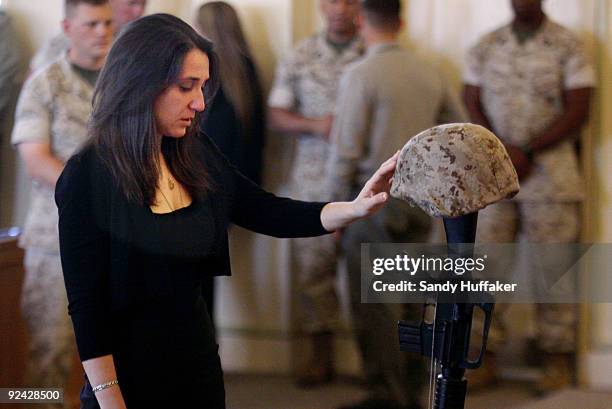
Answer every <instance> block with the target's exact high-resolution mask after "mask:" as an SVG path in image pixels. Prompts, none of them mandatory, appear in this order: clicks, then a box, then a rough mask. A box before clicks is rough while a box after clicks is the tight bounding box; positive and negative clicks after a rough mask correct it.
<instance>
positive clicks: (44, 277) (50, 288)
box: [12, 52, 94, 407]
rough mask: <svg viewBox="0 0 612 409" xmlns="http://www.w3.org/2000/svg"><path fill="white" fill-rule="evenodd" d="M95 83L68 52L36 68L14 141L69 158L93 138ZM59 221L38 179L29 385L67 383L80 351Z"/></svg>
mask: <svg viewBox="0 0 612 409" xmlns="http://www.w3.org/2000/svg"><path fill="white" fill-rule="evenodd" d="M93 89H94V88H93V83H92V82H89V81H88V80H86V79H85V78H84V77H82V76H81V75H79V74H78V73H77V71H76V69H75V68H74V67H73V65H72V64H71V63H70V61H69V60H68V56H67V54H66V52H65V53H64V56H63V57H62V58H60V59H59V60H57V61H56V62H54V63H52V64H51V65H48V66H47V67H46V68H43V69H42V70H40V71H37V72H35V73H34V74H32V76H31V77H30V78H29V79H28V80H27V82H26V83H25V85H24V87H23V89H22V91H21V94H20V96H19V102H18V105H17V111H16V114H15V126H14V128H13V134H12V143H13V145H15V146H18V145H20V144H23V143H41V144H49V145H50V148H51V151H52V153H53V156H54V157H55V158H57V159H58V160H60V161H61V162H62V163H65V162H66V161H67V160H68V159H69V158H70V156H71V155H72V154H73V153H74V152H75V151H76V150H77V149H79V148H80V147H81V146H82V145H83V144H84V142H85V141H86V139H87V120H88V118H89V115H90V113H91V100H92V96H93ZM57 224H58V215H57V207H56V205H55V201H54V189H53V188H52V187H51V186H49V185H47V184H43V183H41V182H38V181H36V180H35V181H33V186H32V193H31V203H30V209H29V211H28V215H27V218H26V221H25V226H24V229H23V234H22V236H21V237H20V239H19V244H20V246H21V247H22V248H24V249H25V261H24V267H25V279H24V284H23V290H22V291H23V292H22V313H23V316H24V318H25V320H26V322H27V326H28V329H29V340H30V345H29V361H28V370H27V382H26V385H27V386H28V387H63V388H66V384H67V380H68V377H69V375H70V370H71V368H72V362H73V357H74V353H75V343H74V335H73V331H72V325H71V323H70V319H69V316H68V307H67V298H66V290H65V288H64V280H63V275H62V268H61V262H60V254H59V236H58V226H57ZM53 407H57V406H53Z"/></svg>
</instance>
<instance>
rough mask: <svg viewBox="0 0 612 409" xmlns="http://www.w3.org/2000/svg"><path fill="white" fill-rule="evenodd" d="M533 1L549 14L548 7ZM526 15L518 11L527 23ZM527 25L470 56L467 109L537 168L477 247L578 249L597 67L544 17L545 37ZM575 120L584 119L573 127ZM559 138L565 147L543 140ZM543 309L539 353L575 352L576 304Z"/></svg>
mask: <svg viewBox="0 0 612 409" xmlns="http://www.w3.org/2000/svg"><path fill="white" fill-rule="evenodd" d="M532 3H534V4H531V7H536V9H535V10H536V12H537V7H540V11H541V4H538V3H540V2H538V1H535V2H532ZM513 5H514V2H513ZM521 12H523V13H524V11H522V10H521V9H520V8H516V6H515V13H516V15H517V19H520V18H521ZM535 14H536V17H537V13H535ZM532 18H533V17H532ZM515 21H516V19H515ZM518 27H520V26H517V25H516V24H509V25H506V26H503V27H501V28H499V29H497V30H495V31H493V32H492V33H490V34H488V35H486V36H484V37H483V38H482V39H481V40H480V41H479V42H478V43H477V44H476V45H475V46H474V47H473V48H472V49H471V50H470V51H469V53H468V58H467V70H466V72H465V83H466V85H467V86H466V97H467V98H466V103H467V105H468V108H470V105H471V109H470V114H471V116H472V121H473V122H477V123H481V124H483V125H485V126H487V127H490V128H491V129H492V130H493V131H494V132H495V133H496V134H497V135H498V137H499V138H500V139H501V140H502V142H503V143H504V144H505V145H506V147H507V148H508V149H509V150H513V151H514V152H515V153H514V156H515V158H514V160H515V165H516V166H517V167H518V168H519V169H520V168H521V167H522V166H523V165H521V164H520V163H519V161H522V163H525V161H527V162H530V164H529V165H528V167H527V169H529V170H528V173H525V172H521V171H519V176H521V177H522V179H521V191H520V192H519V194H518V195H517V196H516V197H515V198H514V199H512V200H508V201H504V202H500V203H498V204H495V205H493V206H490V207H488V208H487V209H485V210H483V211H482V212H480V215H479V219H478V232H477V240H478V241H480V242H483V243H509V242H514V241H518V242H519V243H551V242H557V243H572V242H577V241H578V239H579V203H580V202H581V201H582V200H583V197H584V193H583V190H582V180H581V177H580V172H579V163H578V156H577V154H576V149H575V146H574V142H575V141H576V140H577V138H578V136H579V130H580V126H581V125H582V123H583V122H584V120H586V116H587V113H588V96H589V95H590V88H592V87H593V86H594V85H595V75H594V70H593V67H592V66H591V65H590V64H589V62H588V60H587V58H586V56H585V52H584V49H583V47H582V45H581V43H580V41H579V40H578V39H577V37H576V36H575V35H574V34H573V33H572V32H570V31H569V30H567V29H566V28H564V27H562V26H560V25H558V24H556V23H554V22H552V21H550V20H549V19H548V18H547V17H546V16H545V15H544V14H543V12H542V14H541V22H540V23H539V26H537V28H536V29H535V30H532V31H527V32H526V31H525V30H522V31H521V30H519V29H518ZM572 93H574V94H573V95H572ZM469 95H473V96H474V97H473V98H470V96H469ZM571 116H574V117H577V118H578V119H575V120H571V119H569V120H568V118H569V117H571ZM568 122H569V124H568ZM557 135H558V137H557V139H556V140H555V143H548V144H546V143H543V142H542V141H543V140H549V141H550V140H551V137H556V136H557ZM516 152H518V159H517V156H516V155H517V153H516ZM511 156H512V155H511ZM503 310H504V308H499V307H496V312H497V313H496V318H495V319H494V321H493V322H494V324H496V325H494V326H493V327H492V332H491V341H492V347H493V348H495V344H496V343H497V344H499V343H500V342H501V340H503V339H504V334H503V325H500V324H503V319H502V317H501V312H503ZM537 312H538V319H537V328H538V334H537V335H538V337H537V341H538V344H539V347H540V348H541V349H542V350H543V351H546V352H550V353H571V352H573V351H575V347H576V310H575V306H574V305H570V304H565V305H555V304H540V305H538V306H537Z"/></svg>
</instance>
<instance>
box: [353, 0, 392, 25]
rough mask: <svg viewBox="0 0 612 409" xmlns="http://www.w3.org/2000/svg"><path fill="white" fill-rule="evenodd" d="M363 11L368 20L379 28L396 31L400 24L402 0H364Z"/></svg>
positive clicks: (362, 3)
mask: <svg viewBox="0 0 612 409" xmlns="http://www.w3.org/2000/svg"><path fill="white" fill-rule="evenodd" d="M361 11H362V13H363V15H364V17H365V18H366V20H367V21H368V22H369V23H370V24H371V25H372V26H374V27H376V28H377V29H381V30H389V31H395V30H397V29H398V28H399V26H400V22H401V17H400V16H401V12H402V4H401V2H400V0H362V2H361Z"/></svg>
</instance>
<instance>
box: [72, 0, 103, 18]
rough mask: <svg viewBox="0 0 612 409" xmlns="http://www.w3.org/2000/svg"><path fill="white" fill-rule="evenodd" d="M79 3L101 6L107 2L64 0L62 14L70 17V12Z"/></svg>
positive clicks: (101, 0)
mask: <svg viewBox="0 0 612 409" xmlns="http://www.w3.org/2000/svg"><path fill="white" fill-rule="evenodd" d="M79 4H88V5H90V6H103V5H105V4H108V0H64V16H66V17H70V16H71V15H72V12H73V11H74V9H75V8H76V7H77V6H78V5H79Z"/></svg>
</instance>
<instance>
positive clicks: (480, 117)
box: [463, 84, 531, 179]
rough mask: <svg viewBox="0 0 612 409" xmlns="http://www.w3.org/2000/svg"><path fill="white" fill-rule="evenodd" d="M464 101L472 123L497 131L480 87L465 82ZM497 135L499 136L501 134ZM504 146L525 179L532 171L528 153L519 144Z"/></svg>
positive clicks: (519, 174)
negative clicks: (482, 99)
mask: <svg viewBox="0 0 612 409" xmlns="http://www.w3.org/2000/svg"><path fill="white" fill-rule="evenodd" d="M463 103H464V104H465V107H466V108H467V111H468V115H469V116H470V121H471V122H472V123H474V124H477V125H481V126H484V127H485V128H487V129H489V130H490V131H491V132H493V133H496V132H495V129H493V126H491V122H490V121H489V118H487V115H486V114H485V112H484V109H483V107H482V103H481V101H480V87H478V86H475V85H469V84H465V85H464V87H463ZM497 136H498V137H499V136H500V135H497ZM504 146H505V147H506V151H507V152H508V155H510V159H511V160H512V164H513V165H514V167H515V169H516V173H517V174H518V176H519V178H520V179H524V178H526V177H527V176H529V173H530V172H531V160H530V158H529V157H528V156H527V155H526V153H525V152H524V151H523V150H522V149H521V148H519V147H517V146H513V145H508V144H504Z"/></svg>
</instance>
